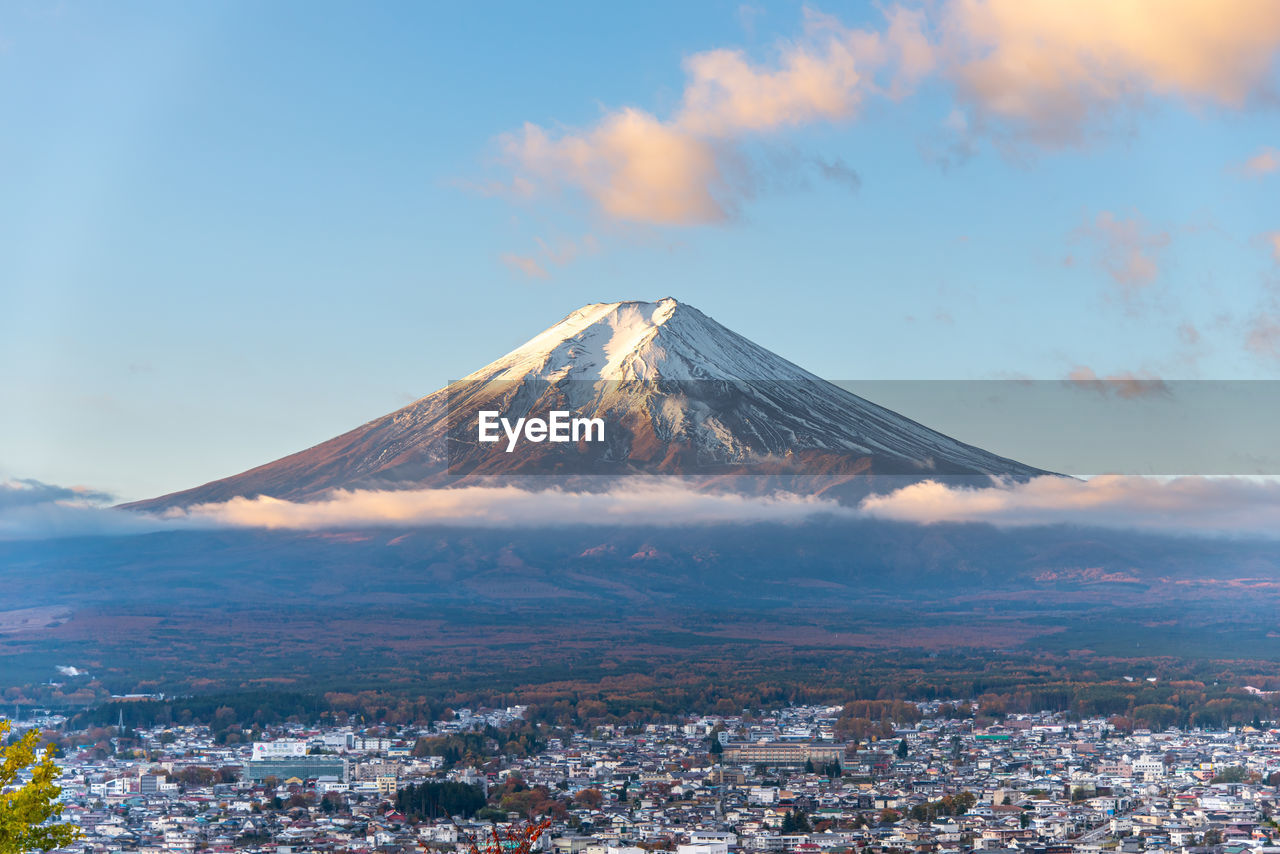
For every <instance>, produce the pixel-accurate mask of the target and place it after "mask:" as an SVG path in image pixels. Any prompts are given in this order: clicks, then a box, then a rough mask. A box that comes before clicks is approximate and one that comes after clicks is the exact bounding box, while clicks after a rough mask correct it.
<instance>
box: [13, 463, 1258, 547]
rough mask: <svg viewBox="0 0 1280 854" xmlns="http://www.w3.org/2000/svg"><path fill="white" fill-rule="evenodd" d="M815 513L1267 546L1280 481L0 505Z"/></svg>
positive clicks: (270, 511)
mask: <svg viewBox="0 0 1280 854" xmlns="http://www.w3.org/2000/svg"><path fill="white" fill-rule="evenodd" d="M37 484H38V482H37ZM18 489H44V490H45V494H48V495H50V496H53V495H59V496H65V495H66V493H65V492H64V491H62V490H63V489H65V488H60V487H54V486H52V485H50V484H38V486H25V485H24V486H18V487H15V486H13V482H7V483H0V496H6V497H10V498H11V497H12V496H11V495H10V493H12V492H14V491H16V490H18ZM71 492H73V493H75V494H77V495H79V494H81V493H76V492H75V491H74V490H71ZM91 494H95V495H101V493H92V492H91ZM821 518H826V519H849V520H852V519H882V520H886V521H894V522H905V523H914V524H925V525H928V524H935V523H982V524H991V525H996V526H998V527H1026V526H1045V525H1063V524H1066V525H1078V526H1084V527H1099V528H1110V529H1120V530H1136V531H1144V532H1150V533H1166V534H1178V535H1187V534H1195V535H1207V536H1221V535H1229V536H1261V537H1269V538H1274V537H1275V536H1277V534H1280V480H1269V479H1252V478H1239V477H1180V478H1173V479H1168V478H1164V479H1161V478H1151V477H1140V476H1118V475H1111V476H1103V477H1095V478H1092V479H1090V480H1073V479H1071V478H1064V477H1056V476H1046V477H1039V478H1035V479H1033V480H1030V481H1027V482H1022V483H1013V482H1005V481H999V480H993V481H992V484H991V486H988V487H958V486H951V485H948V484H945V483H940V482H937V481H925V482H922V483H917V484H912V485H910V486H906V487H903V488H900V489H897V490H894V491H892V492H889V493H887V494H884V495H874V496H871V497H868V498H866V499H864V500H863V501H862V502H861V503H860V504H859V505H858V506H857V507H849V506H844V505H841V504H838V503H836V502H835V501H831V500H828V499H825V498H820V497H816V496H806V495H795V494H790V493H776V494H772V495H739V494H732V493H723V492H708V491H704V490H700V489H697V488H694V487H693V486H691V485H689V484H687V483H682V482H676V481H662V480H656V479H653V480H650V479H645V480H643V481H640V480H637V481H629V482H625V483H622V484H619V485H617V486H615V487H613V488H612V489H609V490H607V491H600V492H567V491H563V490H559V489H547V490H541V491H530V490H526V489H522V488H519V487H515V486H472V487H460V488H456V489H416V490H414V489H411V490H337V491H334V492H331V493H329V494H328V495H327V496H325V497H323V498H320V499H318V500H314V501H286V500H282V499H278V498H270V497H268V496H258V497H256V498H234V499H231V500H230V501H225V502H220V503H213V504H201V505H197V506H194V507H190V508H181V509H171V510H169V511H166V512H165V513H163V514H160V515H154V514H148V513H141V512H136V511H129V510H119V509H116V508H112V507H108V506H105V505H103V504H101V503H99V502H96V501H85V500H82V499H79V498H66V497H58V498H51V500H49V501H47V502H44V503H36V504H33V503H30V502H27V503H19V502H15V501H9V502H7V503H4V502H0V540H22V539H27V540H29V539H54V538H59V537H73V536H102V535H129V534H142V533H151V532H156V531H171V530H183V529H229V528H243V529H267V530H291V531H318V530H326V529H328V530H332V529H360V528H414V527H426V526H444V527H451V528H547V527H556V526H566V527H569V526H573V527H579V526H606V527H621V526H627V525H638V526H659V527H688V526H696V525H735V524H754V523H783V524H801V523H804V522H807V521H811V520H816V519H821Z"/></svg>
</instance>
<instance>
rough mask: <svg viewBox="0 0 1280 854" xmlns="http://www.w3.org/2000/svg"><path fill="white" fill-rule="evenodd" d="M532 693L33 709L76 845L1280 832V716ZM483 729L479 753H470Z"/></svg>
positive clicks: (608, 844) (153, 847) (385, 848)
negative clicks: (1192, 722) (633, 708)
mask: <svg viewBox="0 0 1280 854" xmlns="http://www.w3.org/2000/svg"><path fill="white" fill-rule="evenodd" d="M524 713H525V709H524V708H523V707H520V706H516V707H509V708H506V709H501V710H476V711H472V710H468V709H459V710H457V711H456V712H452V713H450V714H448V715H446V717H447V718H448V720H440V721H436V722H434V723H432V724H431V725H429V726H422V727H411V726H400V727H396V726H363V725H356V726H332V727H330V726H326V727H314V726H303V725H301V724H289V725H285V726H282V727H272V728H268V729H266V730H257V729H256V728H255V729H248V730H244V731H243V732H241V733H238V734H235V733H233V734H232V736H231V737H228V736H227V735H226V734H225V733H224V734H223V736H222V737H221V738H219V739H217V740H215V738H214V737H213V735H212V733H211V730H210V728H209V727H206V726H195V725H187V726H181V725H174V726H165V727H154V728H150V729H141V730H133V731H130V730H123V731H121V730H118V729H117V728H114V727H110V728H98V729H97V730H96V731H94V730H91V731H88V732H82V733H55V732H54V728H55V727H57V726H58V725H60V724H62V723H65V719H61V718H59V717H57V716H54V717H46V718H44V719H40V720H32V721H27V722H25V723H26V725H27V726H31V725H40V726H42V727H44V728H45V731H46V732H45V734H46V735H50V734H53V735H54V736H55V738H57V740H59V741H61V742H62V743H63V744H65V745H66V746H65V748H64V756H63V759H62V760H61V761H62V763H63V767H64V774H63V777H62V780H61V785H62V787H63V792H62V801H63V802H64V804H65V813H64V817H65V818H66V819H68V820H70V821H72V822H74V823H75V824H77V825H79V826H80V827H82V828H83V830H84V836H83V838H82V839H81V840H80V841H79V842H78V843H76V844H74V845H73V846H71V847H69V848H67V849H64V850H66V851H68V852H84V854H89V852H93V853H94V854H109V852H126V851H128V852H134V851H136V852H142V854H160V852H188V851H208V852H214V854H223V853H224V852H233V851H242V852H245V854H256V852H274V853H275V854H304V853H305V852H341V851H382V852H408V851H417V850H425V849H430V850H438V851H453V850H458V851H463V852H465V851H467V850H469V848H468V847H467V846H468V844H469V841H470V840H474V839H486V838H488V834H489V833H490V832H491V831H490V830H489V828H490V827H491V826H492V824H494V823H496V824H498V825H500V826H509V825H518V824H519V823H521V822H524V821H526V820H532V819H535V818H540V817H544V816H545V817H547V818H549V819H550V820H551V822H552V824H551V826H550V828H549V830H548V832H547V833H546V834H545V835H544V836H543V837H542V838H541V840H540V841H539V847H540V848H541V849H542V850H548V851H555V852H556V854H580V853H582V854H638V852H639V851H640V850H642V849H643V850H656V849H661V850H675V851H677V852H679V854H726V852H731V851H734V852H736V851H743V852H753V851H771V852H772V851H787V852H820V851H853V850H855V849H856V850H873V851H919V852H961V851H971V850H976V849H981V850H987V851H999V850H1013V851H1025V852H1033V854H1067V852H1073V854H1098V852H1101V851H1116V852H1120V854H1136V852H1188V851H1192V850H1197V851H1200V850H1204V851H1215V852H1220V854H1238V852H1243V851H1251V852H1259V851H1271V850H1280V849H1275V848H1272V840H1273V838H1274V835H1275V834H1276V833H1277V832H1280V831H1278V830H1277V827H1276V825H1275V823H1274V821H1273V820H1272V818H1271V816H1272V815H1273V813H1274V811H1275V810H1276V807H1277V802H1278V801H1280V788H1278V784H1280V729H1271V728H1266V727H1253V726H1244V727H1232V728H1230V729H1228V730H1223V731H1209V730H1197V731H1178V730H1168V731H1164V732H1151V731H1148V730H1143V729H1135V730H1133V731H1131V732H1124V731H1119V730H1118V729H1117V728H1116V725H1117V723H1121V724H1122V723H1123V722H1122V721H1117V720H1108V719H1104V718H1096V719H1084V720H1069V719H1068V717H1067V716H1064V715H1062V714H1056V713H1041V714H1033V715H1007V716H1001V717H999V718H992V717H988V716H985V715H984V714H983V713H982V710H981V709H980V708H974V707H972V706H970V705H969V704H966V703H947V704H943V703H938V702H930V703H903V702H900V701H893V702H886V701H862V702H860V703H851V704H849V705H848V706H845V707H840V706H808V707H792V708H786V709H780V710H775V711H772V712H768V713H756V714H743V715H731V716H689V717H685V718H682V719H679V720H673V721H672V722H669V723H659V724H644V725H632V726H621V725H602V726H599V727H595V728H593V729H592V731H590V732H573V731H567V730H551V729H549V728H547V729H544V730H543V732H545V733H546V737H545V741H542V742H541V743H539V740H538V739H533V740H530V739H528V738H526V739H524V742H523V743H521V742H519V741H512V742H509V743H508V744H506V745H501V744H499V743H498V738H496V737H495V736H500V735H501V734H503V733H509V732H512V731H513V730H512V727H513V726H518V725H520V724H521V723H522V718H523V715H524ZM868 715H869V716H870V717H868ZM888 715H893V716H894V718H897V719H892V718H890V717H889V716H888ZM21 725H22V724H21V722H20V726H21ZM122 732H123V734H121V733H122ZM237 735H238V736H239V738H237V737H236V736H237ZM472 736H478V737H475V738H472ZM90 738H97V739H98V740H97V741H93V742H90V740H89V739H90ZM251 738H252V739H256V740H252V741H251V740H250V739H251ZM241 739H243V741H242V740H241ZM468 740H469V743H472V744H475V745H477V750H476V753H477V754H478V755H470V754H469V753H468V754H464V755H459V754H458V751H457V749H456V747H455V746H456V745H457V744H459V743H464V742H468ZM229 741H238V742H240V743H226V742H229ZM219 742H222V743H219ZM526 745H529V746H531V747H532V749H527V748H526ZM451 747H452V749H451ZM448 784H453V785H452V786H450V785H448ZM415 794H416V795H418V797H415ZM424 804H428V805H429V807H427V808H424V806H423V805H424ZM454 805H460V806H454ZM443 806H450V807H453V808H454V809H456V810H457V811H456V812H455V813H454V814H453V815H449V814H446V811H445V810H444V809H443V808H442V807H443ZM432 813H434V814H432Z"/></svg>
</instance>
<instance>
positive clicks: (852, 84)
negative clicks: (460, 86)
mask: <svg viewBox="0 0 1280 854" xmlns="http://www.w3.org/2000/svg"><path fill="white" fill-rule="evenodd" d="M886 17H887V22H888V25H887V27H886V29H885V30H884V31H883V32H876V31H870V30H858V29H850V28H847V27H844V26H843V25H842V24H840V23H839V22H838V21H836V20H835V19H834V18H830V17H828V16H823V15H819V14H816V13H812V12H809V13H806V22H805V23H806V25H805V33H804V37H803V38H802V39H801V40H799V41H797V42H794V43H787V44H783V45H782V46H780V48H779V50H778V56H777V59H776V61H775V62H773V63H769V64H757V63H753V62H752V61H751V60H750V59H748V58H747V56H746V55H745V54H744V53H743V52H742V51H740V50H732V49H722V50H712V51H707V52H704V53H699V54H695V55H693V56H691V57H690V58H689V59H688V60H686V62H685V71H686V73H687V75H688V80H687V82H686V86H685V90H684V94H683V97H682V99H681V104H680V107H679V108H678V109H677V110H676V111H675V113H674V114H673V115H672V116H671V117H670V118H668V119H660V118H658V117H656V116H654V115H652V114H651V113H648V112H646V111H644V110H640V109H636V108H632V107H627V108H623V109H619V110H614V111H611V112H609V113H607V114H606V115H605V116H604V117H603V118H602V119H601V120H600V121H599V122H597V123H596V124H595V125H594V126H592V127H589V128H586V129H582V130H573V131H568V132H566V133H564V134H560V135H552V134H550V133H548V132H547V131H546V130H544V129H543V128H542V127H539V126H538V125H535V124H526V125H525V126H524V128H523V130H522V131H521V132H520V133H518V134H513V135H510V136H508V137H506V138H504V139H503V140H502V148H503V151H504V153H505V154H506V156H507V158H508V159H509V160H510V161H511V162H512V163H513V164H514V166H515V168H516V170H517V173H518V174H517V176H516V179H517V180H519V181H522V182H524V185H530V184H532V185H534V186H539V187H542V188H544V189H546V188H555V187H568V188H571V189H573V190H576V191H578V192H581V193H583V194H585V195H586V196H587V198H589V199H590V200H591V201H592V202H593V203H594V204H595V205H596V206H597V207H598V208H599V209H600V210H601V211H602V212H604V213H605V214H607V215H609V216H610V217H612V218H614V219H619V220H626V221H630V222H641V223H651V224H662V225H690V224H698V223H713V222H720V221H723V220H726V219H729V218H731V217H733V216H734V215H735V214H736V213H737V210H738V208H739V206H740V205H741V203H742V202H743V201H744V200H746V199H747V198H749V197H751V196H752V195H753V194H754V191H755V185H754V181H753V179H752V175H751V170H750V169H749V168H747V166H746V165H745V163H744V158H743V156H742V154H741V152H740V151H739V150H738V144H739V143H740V142H742V141H743V140H744V139H745V138H747V137H750V136H753V135H760V134H768V133H771V132H775V131H778V130H782V129H785V128H790V127H797V126H801V125H806V124H811V123H814V122H835V121H844V120H848V119H850V118H852V117H853V116H854V115H855V114H856V113H857V111H858V108H859V106H860V105H861V103H862V102H863V100H864V98H865V97H866V96H867V95H869V94H882V95H885V96H887V97H902V96H903V95H905V94H906V93H908V92H909V91H911V89H912V88H913V86H914V85H915V83H916V82H917V81H918V80H919V79H920V78H921V77H923V76H924V75H925V74H927V73H928V72H929V71H930V70H931V69H932V68H933V65H934V58H933V52H932V46H931V44H930V42H929V40H928V38H927V37H926V35H925V33H924V25H925V20H924V16H923V15H922V14H921V13H919V12H913V11H908V10H905V9H902V8H899V7H894V8H892V9H890V10H889V11H888V13H887V16H886Z"/></svg>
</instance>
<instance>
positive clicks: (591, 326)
mask: <svg viewBox="0 0 1280 854" xmlns="http://www.w3.org/2000/svg"><path fill="white" fill-rule="evenodd" d="M659 378H663V379H669V380H693V379H699V380H703V379H706V380H745V381H753V380H788V381H790V380H805V381H813V380H816V379H817V378H816V377H814V376H813V375H812V374H810V373H808V372H807V371H804V370H802V369H801V368H799V367H797V366H796V365H793V364H792V363H791V362H788V361H786V360H785V359H782V358H780V357H778V356H776V355H775V354H773V353H771V352H769V351H768V350H765V349H764V348H763V347H760V346H758V345H756V344H755V343H753V342H751V341H749V340H748V339H746V338H744V337H742V336H741V335H738V334H737V333H736V332H734V331H732V330H730V329H728V328H726V327H724V326H722V325H721V324H719V323H717V322H716V321H715V320H713V319H712V318H710V317H708V316H707V315H705V314H703V313H702V312H701V311H699V310H698V309H696V308H694V307H693V306H691V305H689V304H688V303H682V302H679V301H678V300H676V299H673V298H672V297H664V298H662V299H660V300H657V301H655V302H646V301H643V300H625V301H621V302H602V303H592V304H590V305H585V306H583V307H582V308H580V309H578V310H577V311H574V312H572V313H570V314H569V315H567V316H566V317H565V318H564V319H562V320H561V321H560V322H559V323H556V324H554V325H552V326H551V327H549V328H547V329H546V330H544V331H543V332H541V333H540V334H538V335H535V336H534V337H533V338H531V339H529V341H527V342H525V343H524V344H522V345H521V346H519V347H517V348H516V349H515V350H512V351H511V352H510V353H508V354H506V355H505V356H503V357H502V358H500V359H497V360H496V361H494V362H492V363H490V364H488V365H486V366H485V367H484V368H481V369H480V370H479V371H476V372H475V373H473V374H470V375H469V376H467V377H465V378H464V382H468V381H486V382H488V381H497V382H510V381H515V380H527V379H534V380H543V381H546V382H549V383H556V382H562V381H566V380H607V381H614V382H623V381H632V380H638V381H644V382H652V381H655V380H657V379H659Z"/></svg>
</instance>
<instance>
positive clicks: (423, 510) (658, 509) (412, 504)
mask: <svg viewBox="0 0 1280 854" xmlns="http://www.w3.org/2000/svg"><path fill="white" fill-rule="evenodd" d="M853 512H854V511H853V510H852V509H849V508H842V507H841V506H840V505H838V504H836V503H835V502H832V501H827V500H823V499H820V498H814V497H807V496H799V495H792V494H778V495H771V496H745V495H734V494H727V493H711V492H702V491H698V490H695V489H692V488H690V487H688V486H684V485H680V484H676V483H662V482H657V483H652V484H650V483H629V484H626V485H625V486H621V487H615V488H614V489H611V490H609V491H607V492H565V491H563V490H559V489H548V490H542V491H538V492H531V491H529V490H525V489H520V488H518V487H514V486H472V487H461V488H457V489H413V490H397V491H374V490H351V491H348V490H337V491H335V492H332V493H330V494H329V495H328V496H327V497H325V498H322V499H319V500H317V501H306V502H300V501H299V502H295V501H284V500H281V499H278V498H270V497H268V496H258V497H256V498H233V499H231V500H230V501H226V502H221V503H217V504H201V505H197V506H195V507H191V508H187V509H181V510H173V511H170V512H169V513H167V514H166V515H165V518H167V519H170V520H174V521H179V522H194V523H198V524H216V525H230V526H234V527H253V528H284V529H293V530H314V529H320V528H334V527H360V526H369V527H372V526H414V525H448V526H460V527H548V526H556V525H608V526H616V525H663V526H671V525H699V524H721V523H732V522H743V523H751V522H798V521H803V520H805V519H808V518H810V517H813V516H816V515H823V514H836V515H851V514H852V513H853Z"/></svg>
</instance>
